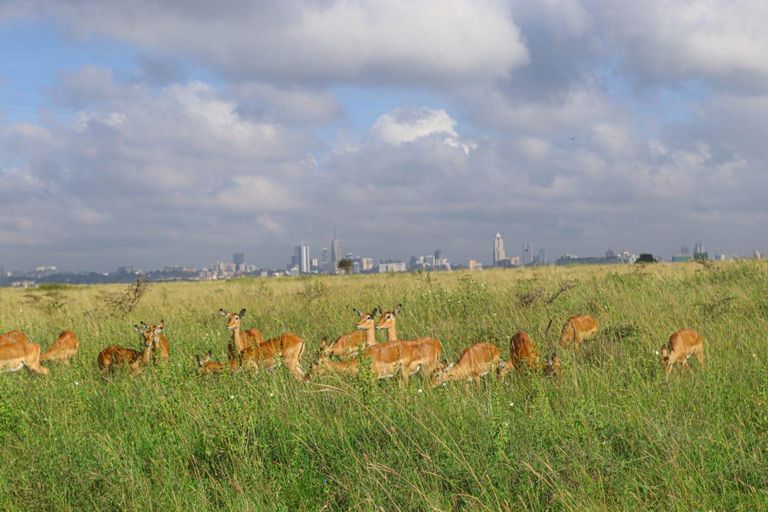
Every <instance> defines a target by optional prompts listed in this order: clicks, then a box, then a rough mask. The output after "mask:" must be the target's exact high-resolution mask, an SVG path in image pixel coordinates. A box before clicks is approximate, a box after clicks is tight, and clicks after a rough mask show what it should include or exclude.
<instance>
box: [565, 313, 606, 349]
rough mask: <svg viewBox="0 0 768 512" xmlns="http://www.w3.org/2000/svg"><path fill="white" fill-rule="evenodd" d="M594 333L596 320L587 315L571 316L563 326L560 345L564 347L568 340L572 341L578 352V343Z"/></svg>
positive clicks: (595, 331)
mask: <svg viewBox="0 0 768 512" xmlns="http://www.w3.org/2000/svg"><path fill="white" fill-rule="evenodd" d="M595 334H597V320H595V319H594V318H592V317H591V316H587V315H579V316H572V317H571V318H569V319H568V321H567V322H565V325H564V326H563V332H562V334H561V335H560V346H562V347H565V346H566V345H567V344H568V342H571V341H572V342H573V346H574V348H575V349H576V352H578V351H579V343H581V342H582V341H584V340H587V339H589V338H591V337H592V336H594V335H595Z"/></svg>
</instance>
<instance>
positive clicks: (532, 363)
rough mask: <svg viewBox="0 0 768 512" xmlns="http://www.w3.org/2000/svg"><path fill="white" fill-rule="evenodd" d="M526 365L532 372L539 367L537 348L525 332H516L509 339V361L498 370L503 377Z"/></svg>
mask: <svg viewBox="0 0 768 512" xmlns="http://www.w3.org/2000/svg"><path fill="white" fill-rule="evenodd" d="M526 365H527V366H528V367H529V368H530V369H531V371H532V372H534V373H535V372H536V370H537V368H538V367H539V348H538V347H537V346H536V343H535V342H533V341H531V338H530V337H529V336H528V334H527V333H524V332H518V333H516V334H515V335H514V336H512V339H511V340H509V362H508V363H507V364H505V365H504V367H503V368H502V369H501V371H500V372H499V376H500V377H502V378H503V377H504V376H506V375H507V373H509V372H510V371H512V370H519V369H521V368H524V367H525V366H526Z"/></svg>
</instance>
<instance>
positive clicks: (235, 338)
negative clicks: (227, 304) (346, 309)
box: [219, 308, 264, 369]
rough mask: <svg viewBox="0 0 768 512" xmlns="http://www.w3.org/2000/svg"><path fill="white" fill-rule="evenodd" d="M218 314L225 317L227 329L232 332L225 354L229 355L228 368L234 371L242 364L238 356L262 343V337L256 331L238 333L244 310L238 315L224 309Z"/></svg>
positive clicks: (259, 332)
mask: <svg viewBox="0 0 768 512" xmlns="http://www.w3.org/2000/svg"><path fill="white" fill-rule="evenodd" d="M219 312H220V313H221V315H222V316H225V317H227V319H228V322H227V329H228V330H230V331H232V339H231V340H230V342H229V345H227V352H228V353H229V367H230V368H232V369H235V368H236V367H237V365H238V364H241V363H242V361H241V358H240V354H241V353H242V352H243V350H245V349H246V348H248V347H252V346H254V345H258V344H260V343H263V342H264V335H263V334H261V331H260V330H258V329H248V330H245V331H242V332H241V331H240V320H241V319H242V318H243V317H244V316H245V308H243V309H241V310H240V312H239V313H232V314H230V313H229V311H227V310H226V309H220V310H219Z"/></svg>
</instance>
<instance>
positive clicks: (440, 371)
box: [429, 360, 456, 388]
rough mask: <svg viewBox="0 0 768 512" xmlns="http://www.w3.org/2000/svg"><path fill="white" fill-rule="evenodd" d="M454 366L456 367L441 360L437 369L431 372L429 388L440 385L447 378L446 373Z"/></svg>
mask: <svg viewBox="0 0 768 512" xmlns="http://www.w3.org/2000/svg"><path fill="white" fill-rule="evenodd" d="M454 366H456V364H455V363H451V364H448V362H447V361H445V360H441V361H440V362H439V363H438V365H437V368H435V369H434V370H433V371H432V375H430V376H429V387H430V388H434V387H435V386H439V385H440V384H442V383H443V381H445V379H446V377H447V375H446V373H447V372H448V370H450V369H451V368H453V367H454Z"/></svg>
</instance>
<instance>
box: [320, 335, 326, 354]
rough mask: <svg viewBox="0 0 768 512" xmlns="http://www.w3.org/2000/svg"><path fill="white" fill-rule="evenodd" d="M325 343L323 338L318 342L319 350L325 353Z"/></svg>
mask: <svg viewBox="0 0 768 512" xmlns="http://www.w3.org/2000/svg"><path fill="white" fill-rule="evenodd" d="M327 341H328V340H326V339H325V338H323V339H322V340H320V350H322V351H325V348H326V343H327Z"/></svg>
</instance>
